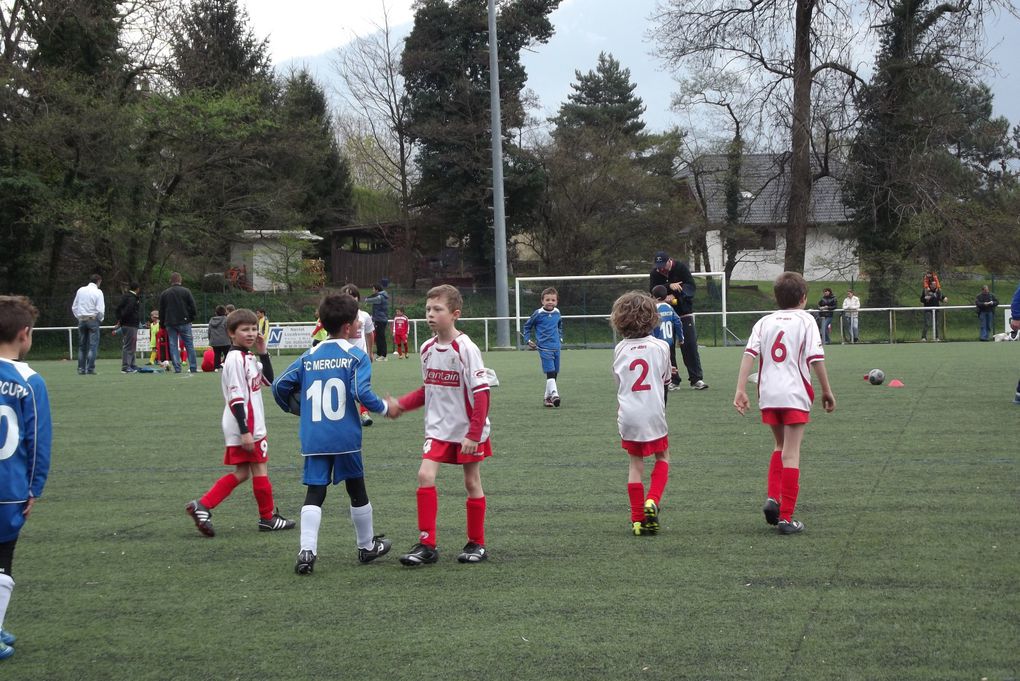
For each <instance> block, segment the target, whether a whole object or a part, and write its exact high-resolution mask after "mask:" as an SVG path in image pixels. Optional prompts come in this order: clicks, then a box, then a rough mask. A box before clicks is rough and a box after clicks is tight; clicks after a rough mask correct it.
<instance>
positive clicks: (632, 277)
mask: <svg viewBox="0 0 1020 681" xmlns="http://www.w3.org/2000/svg"><path fill="white" fill-rule="evenodd" d="M691 275H692V276H694V277H697V278H704V279H706V280H708V279H710V278H712V277H719V278H720V280H721V282H722V283H721V285H720V286H719V289H720V292H721V303H722V328H723V333H724V334H726V333H728V327H727V322H726V314H727V312H728V308H727V304H726V286H725V275H726V273H725V272H691ZM613 280H616V281H620V282H624V281H628V280H629V281H633V282H634V286H631V287H630V288H631V289H636V290H640V291H645V290H647V288H648V274H647V273H645V274H589V275H567V276H560V277H557V276H540V277H516V278H515V279H514V319H515V320H516V327H517V342H516V345H518V346H520V344H521V340H520V339H521V331H522V328H523V323H524V322H523V320H525V319H527V318H528V314H527V313H525V314H522V310H521V293H522V289H524V288H525V287H527V286H528V285H529V284H545V285H548V286H556V287H557V288H558V290H560V297H561V299H562V297H563V288H564V287H563V286H562V284H565V283H568V282H576V283H580V282H584V281H588V282H600V281H602V282H606V283H609V282H611V281H613ZM622 292H623V291H622V290H621V293H622ZM533 293H534V297H535V301H534V303H535V306H536V307H537V306H538V300H537V298H538V294H539V293H541V288H539V290H537V291H534V292H533ZM524 304H525V305H528V304H529V303H528V302H527V300H525V303H524ZM610 312H611V310H610V309H608V308H607V309H605V310H604V311H601V310H600V312H599V313H598V314H599V315H603V316H606V317H608V316H609V313H610ZM565 316H567V317H569V315H565Z"/></svg>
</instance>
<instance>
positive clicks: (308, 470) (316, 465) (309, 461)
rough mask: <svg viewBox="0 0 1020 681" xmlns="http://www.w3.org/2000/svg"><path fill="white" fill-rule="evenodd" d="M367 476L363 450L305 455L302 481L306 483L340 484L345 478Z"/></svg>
mask: <svg viewBox="0 0 1020 681" xmlns="http://www.w3.org/2000/svg"><path fill="white" fill-rule="evenodd" d="M363 477H365V466H364V465H363V464H362V463H361V452H358V453H357V454H314V455H309V456H306V457H305V471H304V475H302V477H301V482H302V483H304V484H306V485H328V484H330V483H333V484H334V485H338V484H340V483H341V482H343V481H344V480H349V479H352V478H363Z"/></svg>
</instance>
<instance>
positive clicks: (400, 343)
mask: <svg viewBox="0 0 1020 681" xmlns="http://www.w3.org/2000/svg"><path fill="white" fill-rule="evenodd" d="M410 328H411V321H410V320H409V319H408V318H407V315H406V314H404V308H402V307H398V308H397V314H396V315H394V317H393V345H394V346H395V347H396V349H397V359H407V332H408V331H409V330H410Z"/></svg>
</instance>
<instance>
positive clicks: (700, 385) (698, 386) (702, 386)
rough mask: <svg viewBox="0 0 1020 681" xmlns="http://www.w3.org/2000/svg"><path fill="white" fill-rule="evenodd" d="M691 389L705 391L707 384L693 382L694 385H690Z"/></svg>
mask: <svg viewBox="0 0 1020 681" xmlns="http://www.w3.org/2000/svg"><path fill="white" fill-rule="evenodd" d="M691 389H692V390H707V389H708V384H707V383H705V382H704V381H700V380H699V381H695V382H694V383H691Z"/></svg>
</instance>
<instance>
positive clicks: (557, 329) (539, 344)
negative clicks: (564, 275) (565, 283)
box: [524, 287, 563, 407]
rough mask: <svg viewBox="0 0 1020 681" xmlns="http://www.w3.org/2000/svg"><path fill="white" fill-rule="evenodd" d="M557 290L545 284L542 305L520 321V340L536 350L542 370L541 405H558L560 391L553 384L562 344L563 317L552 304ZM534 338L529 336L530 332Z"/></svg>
mask: <svg viewBox="0 0 1020 681" xmlns="http://www.w3.org/2000/svg"><path fill="white" fill-rule="evenodd" d="M559 298H560V294H559V293H558V292H557V291H556V289H554V288H552V287H549V288H547V289H546V290H544V291H542V307H540V308H538V309H537V310H535V311H534V312H533V313H532V315H531V316H530V317H528V321H526V322H524V340H526V341H527V342H528V347H529V348H531V349H532V350H536V349H537V350H538V356H539V358H540V359H541V360H542V371H544V372H545V401H544V403H545V406H547V407H558V406H560V393H559V390H558V389H557V388H556V377H557V376H558V375H559V373H560V347H561V346H562V344H563V320H562V319H561V318H560V311H559V310H558V309H557V308H556V304H557V303H559ZM532 331H534V332H535V339H534V340H532V339H531V332H532Z"/></svg>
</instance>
